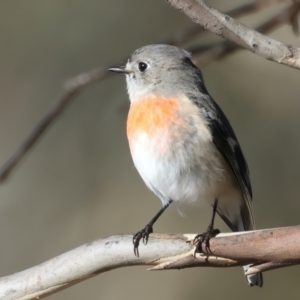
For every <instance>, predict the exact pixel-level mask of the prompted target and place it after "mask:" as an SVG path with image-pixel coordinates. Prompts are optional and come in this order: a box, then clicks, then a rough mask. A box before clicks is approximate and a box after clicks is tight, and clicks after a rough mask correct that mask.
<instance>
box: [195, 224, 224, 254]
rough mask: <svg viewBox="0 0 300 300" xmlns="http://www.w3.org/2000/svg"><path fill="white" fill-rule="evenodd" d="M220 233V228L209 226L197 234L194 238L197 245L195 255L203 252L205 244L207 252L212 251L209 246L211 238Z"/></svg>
mask: <svg viewBox="0 0 300 300" xmlns="http://www.w3.org/2000/svg"><path fill="white" fill-rule="evenodd" d="M219 233H220V230H219V229H211V228H208V229H207V231H206V232H204V233H201V234H197V235H196V236H195V238H194V240H193V244H194V245H195V246H196V249H195V252H194V256H196V253H203V250H202V245H203V244H205V247H204V249H205V252H211V250H210V247H209V240H210V239H211V238H212V237H215V236H216V235H217V234H219Z"/></svg>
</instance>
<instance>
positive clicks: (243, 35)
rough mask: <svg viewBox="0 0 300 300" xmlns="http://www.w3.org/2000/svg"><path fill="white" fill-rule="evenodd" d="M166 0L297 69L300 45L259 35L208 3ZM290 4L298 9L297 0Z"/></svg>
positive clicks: (249, 47)
mask: <svg viewBox="0 0 300 300" xmlns="http://www.w3.org/2000/svg"><path fill="white" fill-rule="evenodd" d="M166 1H167V2H168V3H170V4H171V5H172V6H173V7H175V8H177V9H179V10H180V11H183V12H184V13H185V14H186V15H187V16H188V17H189V18H190V19H191V20H192V21H193V22H195V23H197V24H199V25H201V26H203V27H204V28H205V29H208V30H209V31H211V32H213V33H215V34H217V35H219V36H221V37H223V38H226V39H228V40H230V41H232V42H234V43H236V44H237V45H239V46H241V47H243V48H245V49H247V50H249V51H251V52H253V53H255V54H257V55H258V56H260V57H262V58H265V59H268V60H272V61H275V62H278V63H280V64H284V65H287V66H290V67H292V68H297V69H300V48H297V47H295V46H291V45H286V44H284V43H281V42H279V41H276V40H274V39H271V38H269V37H267V36H265V35H262V34H261V33H259V32H257V31H255V30H253V29H250V28H248V27H247V26H245V25H243V24H242V23H240V22H238V21H237V20H235V19H233V18H231V17H230V16H228V15H225V14H223V13H221V12H219V11H217V10H216V9H214V8H211V7H209V6H208V5H206V4H205V3H204V1H202V0H184V1H180V0H166ZM293 7H294V9H295V10H296V11H297V12H299V10H300V3H299V2H294V3H293ZM294 20H295V18H294Z"/></svg>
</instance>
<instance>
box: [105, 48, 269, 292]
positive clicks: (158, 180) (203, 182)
mask: <svg viewBox="0 0 300 300" xmlns="http://www.w3.org/2000/svg"><path fill="white" fill-rule="evenodd" d="M109 70H110V71H113V72H117V73H122V74H125V75H126V81H127V90H128V94H129V98H130V102H131V105H130V110H129V114H128V119H127V136H128V140H129V146H130V151H131V155H132V159H133V161H134V165H135V167H136V169H137V170H138V172H139V173H140V175H141V177H142V178H143V180H144V182H145V183H146V185H147V186H148V188H149V189H150V190H152V191H153V192H154V193H155V194H156V195H157V197H158V198H160V200H161V202H162V204H163V207H162V209H161V210H160V211H159V212H158V213H157V214H156V215H155V216H154V218H153V219H152V220H151V221H150V222H149V223H148V224H147V225H146V226H145V228H144V229H142V230H140V231H139V232H137V233H136V234H135V235H134V237H133V244H134V253H135V254H136V255H137V256H138V255H139V252H138V247H139V242H140V240H141V239H142V240H143V241H144V242H145V243H147V241H148V237H149V234H150V233H152V232H153V224H154V223H155V221H156V220H157V219H158V218H159V216H160V215H161V214H162V213H163V212H164V211H165V209H166V208H167V207H168V206H169V205H170V204H171V203H174V204H190V203H195V202H199V201H200V202H208V203H210V204H211V205H213V217H212V220H211V223H210V224H209V226H208V229H207V231H206V232H205V233H204V234H200V235H197V236H196V238H195V240H194V241H195V242H196V243H198V246H197V251H201V244H202V243H203V242H204V243H206V245H209V244H208V243H209V239H210V237H211V236H212V235H213V234H214V230H213V223H214V217H215V213H216V212H217V213H218V215H219V216H220V217H221V218H222V219H223V221H224V222H225V223H226V224H227V225H228V226H229V228H230V229H231V230H232V231H245V230H253V229H254V219H253V213H252V190H251V183H250V178H249V171H248V166H247V163H246V160H245V158H244V155H243V153H242V150H241V147H240V145H239V142H238V140H237V138H236V136H235V134H234V132H233V129H232V127H231V126H230V124H229V122H228V120H227V118H226V116H225V115H224V113H223V112H222V110H221V108H220V107H219V106H218V104H217V103H216V102H215V101H214V100H213V99H212V97H211V96H210V95H209V93H208V91H207V89H206V87H205V85H204V81H203V78H202V74H201V71H200V70H199V69H198V68H197V67H196V66H195V65H194V64H193V63H192V61H191V54H190V53H188V52H187V51H185V50H181V49H179V48H177V47H174V46H168V45H149V46H145V47H142V48H140V49H138V50H136V51H135V52H134V53H133V54H132V55H131V57H130V58H129V60H128V61H127V63H126V65H125V66H121V67H116V68H111V69H109ZM248 267H249V266H245V267H244V269H245V270H246V269H247V268H248ZM247 281H248V283H249V284H250V285H251V286H253V285H256V286H260V287H261V286H262V284H263V280H262V274H254V275H248V276H247Z"/></svg>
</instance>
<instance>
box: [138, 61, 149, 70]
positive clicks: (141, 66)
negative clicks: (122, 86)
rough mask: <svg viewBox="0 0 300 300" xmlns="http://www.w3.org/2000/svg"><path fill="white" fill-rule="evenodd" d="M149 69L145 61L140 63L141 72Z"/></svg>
mask: <svg viewBox="0 0 300 300" xmlns="http://www.w3.org/2000/svg"><path fill="white" fill-rule="evenodd" d="M147 69H148V65H147V64H146V63H144V62H140V63H139V70H140V72H145V71H146V70H147Z"/></svg>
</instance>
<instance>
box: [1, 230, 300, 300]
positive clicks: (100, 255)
mask: <svg viewBox="0 0 300 300" xmlns="http://www.w3.org/2000/svg"><path fill="white" fill-rule="evenodd" d="M194 237H195V235H191V234H190V235H187V234H186V235H180V234H151V236H150V239H149V242H148V245H146V246H145V245H143V244H141V245H140V257H139V258H138V257H136V256H134V254H133V245H132V235H116V236H111V237H107V238H104V239H100V240H97V241H93V242H91V243H88V244H85V245H82V246H80V247H78V248H76V249H74V250H71V251H69V252H66V253H64V254H62V255H60V256H57V257H55V258H52V259H50V260H48V261H46V262H44V263H42V264H40V265H38V266H35V267H33V268H30V269H27V270H25V271H22V272H19V273H15V274H12V275H10V276H5V277H2V278H0V299H1V300H12V299H14V300H17V299H19V300H21V299H40V298H42V297H46V296H47V295H49V294H53V293H55V292H58V291H61V290H63V289H66V288H68V287H70V286H72V285H74V284H77V283H79V282H81V281H84V280H86V279H88V278H91V277H94V276H96V275H98V274H101V273H103V272H107V271H110V270H113V269H117V268H121V267H127V266H137V265H147V266H151V267H152V268H151V269H150V270H170V269H184V268H192V267H200V266H205V267H234V266H242V265H246V264H253V263H254V264H255V265H254V266H252V267H250V268H249V270H248V271H247V273H246V274H245V275H249V274H254V273H257V272H264V271H267V270H272V269H276V268H281V267H286V266H292V265H297V264H300V226H294V227H285V228H276V229H266V230H258V231H252V232H239V233H228V234H219V235H217V237H216V238H212V239H211V240H210V250H211V252H209V253H206V254H197V255H196V257H194V255H193V253H194V250H195V248H194V246H193V245H192V244H191V243H189V241H192V240H193V239H194ZM203 251H205V249H203Z"/></svg>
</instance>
